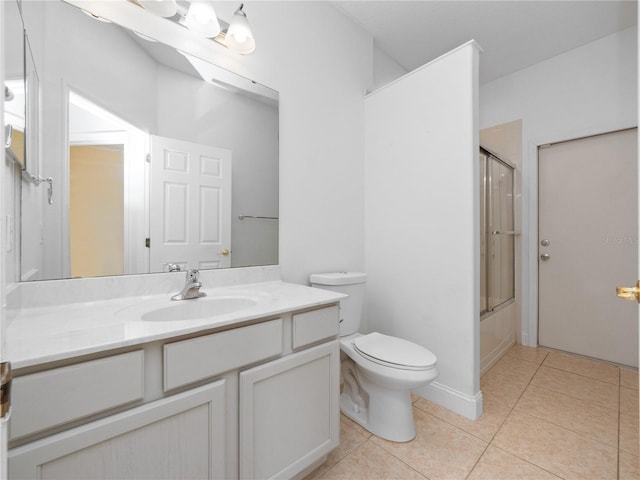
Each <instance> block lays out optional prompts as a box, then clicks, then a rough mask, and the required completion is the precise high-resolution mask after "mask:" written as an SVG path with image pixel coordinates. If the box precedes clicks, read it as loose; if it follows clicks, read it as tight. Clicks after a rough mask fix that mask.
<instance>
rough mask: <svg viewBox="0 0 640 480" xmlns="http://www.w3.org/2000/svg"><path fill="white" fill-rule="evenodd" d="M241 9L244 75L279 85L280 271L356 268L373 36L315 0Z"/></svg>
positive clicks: (296, 275)
mask: <svg viewBox="0 0 640 480" xmlns="http://www.w3.org/2000/svg"><path fill="white" fill-rule="evenodd" d="M245 11H246V12H247V15H248V16H249V21H250V24H251V27H252V28H253V29H254V33H255V36H256V42H257V43H258V47H257V48H256V51H255V53H254V54H253V55H252V56H251V57H250V58H247V60H246V74H247V76H248V77H249V78H253V79H254V80H257V81H259V82H260V83H264V84H265V85H268V86H270V87H272V88H275V89H276V90H278V91H279V92H280V219H281V220H280V265H281V267H282V276H283V279H284V280H287V281H292V282H296V283H307V282H308V276H309V274H310V273H314V272H326V271H341V270H362V269H363V268H364V249H363V245H364V98H363V94H364V91H365V90H366V89H367V88H370V86H371V79H372V55H373V41H372V39H371V37H370V36H368V35H367V34H365V33H364V32H363V31H362V30H361V29H359V28H356V27H355V26H354V24H353V23H352V22H350V21H349V20H347V19H346V18H345V17H344V16H343V15H341V14H340V13H339V12H337V11H336V10H335V9H334V8H333V7H332V6H331V5H329V4H327V3H323V2H248V3H247V4H246V7H245ZM242 60H244V59H242Z"/></svg>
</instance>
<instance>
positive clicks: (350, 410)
mask: <svg viewBox="0 0 640 480" xmlns="http://www.w3.org/2000/svg"><path fill="white" fill-rule="evenodd" d="M365 280H366V275H365V274H363V273H330V274H314V275H311V278H310V281H311V285H312V286H314V287H318V288H325V289H329V290H334V291H339V292H342V293H346V294H348V295H349V298H347V299H346V300H342V301H341V304H340V350H341V352H342V353H341V355H340V357H341V377H342V379H343V382H344V384H343V391H342V394H341V396H340V410H341V411H342V413H343V414H344V415H346V416H347V417H349V418H351V419H352V420H353V421H355V422H356V423H358V424H360V425H361V426H363V427H364V428H366V429H367V430H368V431H370V432H371V433H373V434H375V435H377V436H379V437H382V438H385V439H387V440H391V441H395V442H407V441H409V440H412V439H413V438H414V437H415V426H414V421H413V411H412V407H411V390H413V389H415V388H418V387H422V386H424V385H426V384H428V383H429V382H431V381H432V380H434V379H435V378H436V377H437V376H438V367H437V359H436V356H435V355H434V354H433V353H431V352H430V351H429V350H427V349H426V348H424V347H422V346H421V345H417V344H415V343H413V342H410V341H408V340H404V339H401V338H397V337H392V336H389V335H383V334H381V333H378V332H373V333H369V334H362V333H359V332H358V329H359V327H360V323H361V317H362V303H363V300H364V288H363V287H364V282H365Z"/></svg>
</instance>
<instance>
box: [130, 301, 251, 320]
mask: <svg viewBox="0 0 640 480" xmlns="http://www.w3.org/2000/svg"><path fill="white" fill-rule="evenodd" d="M172 303H173V304H172V305H170V306H168V307H163V308H158V309H156V310H151V311H149V312H146V313H144V314H143V315H142V316H141V317H140V319H141V320H143V321H146V322H179V321H184V320H200V319H204V318H209V317H216V316H219V315H226V314H228V313H235V312H239V311H241V310H245V309H247V308H251V307H253V306H254V305H255V304H256V303H257V302H256V300H254V299H252V298H248V297H202V298H196V299H192V300H180V301H178V302H172Z"/></svg>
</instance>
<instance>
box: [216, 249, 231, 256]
mask: <svg viewBox="0 0 640 480" xmlns="http://www.w3.org/2000/svg"><path fill="white" fill-rule="evenodd" d="M230 253H231V252H230V251H229V250H227V249H226V248H225V249H224V250H220V251H219V252H218V254H219V255H224V256H225V257H226V256H227V255H229V254H230Z"/></svg>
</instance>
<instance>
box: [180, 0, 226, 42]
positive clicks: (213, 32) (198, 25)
mask: <svg viewBox="0 0 640 480" xmlns="http://www.w3.org/2000/svg"><path fill="white" fill-rule="evenodd" d="M185 25H186V26H187V28H189V30H192V31H194V32H196V33H198V34H200V35H202V36H204V37H207V38H213V37H215V36H217V35H218V34H219V33H220V24H219V23H218V18H217V17H216V12H215V10H214V9H213V5H212V4H211V2H207V1H202V0H194V1H192V2H191V6H190V7H189V11H188V12H187V16H186V17H185Z"/></svg>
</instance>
